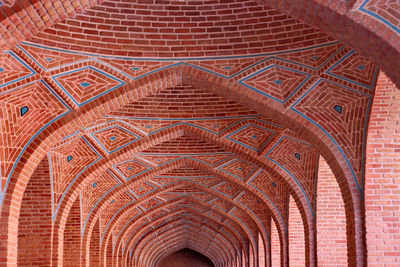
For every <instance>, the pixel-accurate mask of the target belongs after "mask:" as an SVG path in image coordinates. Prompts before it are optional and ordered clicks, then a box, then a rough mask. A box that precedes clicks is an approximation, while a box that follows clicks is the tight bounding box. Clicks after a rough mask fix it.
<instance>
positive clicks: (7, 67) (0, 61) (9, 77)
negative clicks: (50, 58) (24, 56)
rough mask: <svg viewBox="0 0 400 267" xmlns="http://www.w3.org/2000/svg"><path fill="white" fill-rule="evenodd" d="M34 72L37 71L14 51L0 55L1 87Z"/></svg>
mask: <svg viewBox="0 0 400 267" xmlns="http://www.w3.org/2000/svg"><path fill="white" fill-rule="evenodd" d="M34 74H35V71H34V70H33V69H32V68H31V67H30V66H29V65H27V64H26V63H25V62H23V61H22V60H21V59H19V58H18V57H17V56H16V55H15V54H14V53H12V52H7V53H3V54H1V55H0V88H2V87H4V86H7V85H9V84H11V83H15V82H18V81H21V80H23V79H24V78H28V77H30V76H32V75H34ZM2 91H3V90H1V91H0V92H2Z"/></svg>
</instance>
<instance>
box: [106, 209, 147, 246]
mask: <svg viewBox="0 0 400 267" xmlns="http://www.w3.org/2000/svg"><path fill="white" fill-rule="evenodd" d="M128 203H130V202H128ZM121 204H122V202H121ZM125 205H126V204H125ZM122 207H124V205H123V206H121V207H120V208H122ZM142 214H143V212H142V211H141V210H140V209H139V208H138V207H134V208H129V212H126V213H122V212H121V216H120V217H119V218H118V220H113V222H115V224H114V227H113V228H112V232H114V233H115V235H116V237H117V236H119V234H120V233H121V231H122V229H123V228H124V227H126V226H127V225H128V224H129V223H137V219H138V218H139V216H140V215H142ZM144 219H145V218H143V219H142V220H141V222H139V224H140V223H143V220H144ZM139 224H138V225H139ZM115 242H116V238H115V239H114V240H113V244H115Z"/></svg>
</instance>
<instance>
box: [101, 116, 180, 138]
mask: <svg viewBox="0 0 400 267" xmlns="http://www.w3.org/2000/svg"><path fill="white" fill-rule="evenodd" d="M107 117H111V118H114V117H115V118H118V119H120V120H121V121H124V122H126V123H128V124H130V125H132V126H133V127H135V128H137V129H139V130H140V131H141V132H142V133H145V134H151V133H155V132H158V131H162V130H163V129H166V128H168V127H171V126H173V125H174V124H179V123H180V122H177V121H163V120H146V119H143V120H141V119H131V118H128V117H119V116H107Z"/></svg>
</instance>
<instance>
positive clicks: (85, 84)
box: [81, 82, 91, 87]
mask: <svg viewBox="0 0 400 267" xmlns="http://www.w3.org/2000/svg"><path fill="white" fill-rule="evenodd" d="M81 85H82V87H88V86H90V85H91V83H88V82H83V83H81Z"/></svg>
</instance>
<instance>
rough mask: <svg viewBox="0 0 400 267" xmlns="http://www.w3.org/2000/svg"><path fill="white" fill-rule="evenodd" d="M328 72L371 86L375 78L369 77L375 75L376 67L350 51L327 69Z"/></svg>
mask: <svg viewBox="0 0 400 267" xmlns="http://www.w3.org/2000/svg"><path fill="white" fill-rule="evenodd" d="M328 73H329V74H331V75H333V76H336V77H339V78H342V79H344V80H350V81H352V82H355V83H357V84H359V85H361V86H364V87H367V88H372V86H373V83H374V82H375V79H374V78H372V79H371V77H374V76H375V73H376V69H375V66H374V64H373V63H371V62H369V61H368V60H366V59H365V58H364V57H362V56H360V55H358V54H356V53H354V51H351V52H350V53H348V54H347V55H346V56H345V57H343V58H342V59H341V60H340V61H339V62H338V63H336V64H335V65H334V66H333V67H332V68H331V69H329V70H328Z"/></svg>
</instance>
